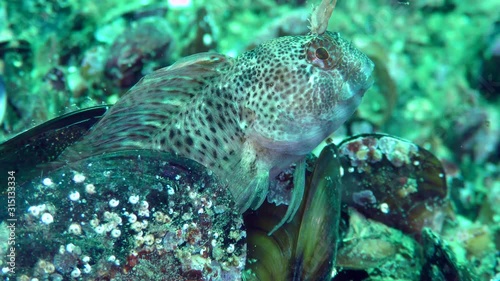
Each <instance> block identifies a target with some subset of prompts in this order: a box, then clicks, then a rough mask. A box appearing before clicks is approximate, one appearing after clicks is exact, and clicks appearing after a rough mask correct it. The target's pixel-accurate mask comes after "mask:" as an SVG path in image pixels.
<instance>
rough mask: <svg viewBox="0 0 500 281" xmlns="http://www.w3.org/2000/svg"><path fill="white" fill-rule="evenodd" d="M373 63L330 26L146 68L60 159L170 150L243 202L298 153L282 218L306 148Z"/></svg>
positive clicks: (340, 118) (348, 102)
mask: <svg viewBox="0 0 500 281" xmlns="http://www.w3.org/2000/svg"><path fill="white" fill-rule="evenodd" d="M372 70H373V63H372V62H371V61H370V60H369V59H368V57H367V56H366V55H364V54H363V53H361V52H360V51H358V50H357V49H355V48H354V47H353V46H352V45H351V44H350V43H349V42H348V41H346V40H344V39H342V38H341V37H340V36H339V34H338V33H332V32H326V33H324V34H322V35H304V36H289V37H281V38H277V39H274V40H271V41H269V42H267V43H264V44H262V45H260V46H258V47H257V48H255V49H254V50H252V51H248V52H246V53H244V54H242V55H241V56H239V57H237V58H236V59H232V58H229V57H225V56H223V55H219V54H213V53H204V54H198V55H194V56H190V57H187V58H184V59H183V60H181V61H179V62H177V63H175V64H174V65H172V66H170V67H167V68H163V69H160V70H157V71H155V72H154V73H152V74H149V75H147V76H145V77H144V78H143V79H142V80H141V81H140V82H139V83H138V84H137V85H135V86H134V87H133V88H132V89H131V90H130V91H129V92H128V93H127V94H126V95H125V96H124V97H123V98H122V99H120V100H119V101H118V102H117V103H116V105H114V106H113V107H112V108H111V109H110V111H109V112H108V113H107V114H106V115H105V117H104V118H103V119H102V120H101V121H100V122H99V123H98V124H97V125H96V126H95V127H94V128H93V129H92V130H91V132H90V133H89V135H87V136H86V137H85V138H84V139H83V141H81V142H80V143H79V144H77V145H76V146H74V147H72V148H71V149H69V150H68V151H66V153H64V155H63V157H62V159H65V160H66V161H71V159H72V158H75V157H76V158H81V157H86V156H89V155H95V154H99V153H104V152H109V151H115V150H121V149H130V148H141V149H158V150H165V151H170V152H173V153H177V154H180V155H182V156H185V157H189V158H192V159H194V160H197V161H199V162H201V163H202V164H204V165H205V166H207V167H209V168H211V169H212V170H213V171H214V172H215V173H216V174H217V175H218V176H219V177H221V178H222V179H225V180H227V181H228V182H229V188H230V191H231V193H232V195H233V197H234V198H235V201H236V204H237V205H238V206H239V207H240V210H241V211H242V212H243V211H245V210H247V209H249V208H254V209H255V208H257V207H259V206H260V205H261V204H262V202H263V200H264V199H265V198H266V195H267V192H268V186H269V179H274V177H275V176H276V175H277V174H278V173H279V172H280V171H281V170H282V169H284V168H286V167H288V166H289V165H290V164H292V163H297V167H298V168H297V169H296V175H295V178H296V180H295V187H294V190H293V192H292V202H291V203H290V207H289V209H290V212H288V213H287V215H286V217H285V218H284V220H289V219H290V218H291V217H292V216H293V214H294V213H295V211H296V209H297V207H298V205H299V204H300V200H301V197H302V192H303V186H304V167H305V166H304V158H305V156H306V155H307V154H308V153H310V152H311V151H312V149H314V148H315V147H316V146H317V145H318V144H319V143H320V142H321V141H322V140H323V139H325V138H326V137H327V136H328V135H330V134H331V133H332V132H334V131H335V130H336V129H337V128H338V127H339V126H340V125H342V124H343V123H344V122H345V121H346V119H348V118H349V117H350V116H351V115H352V114H353V112H354V111H355V109H356V108H357V106H358V105H359V103H360V102H361V99H362V96H363V94H364V92H365V91H366V90H367V89H368V88H369V87H370V86H371V80H370V75H371V72H372ZM294 198H295V199H294Z"/></svg>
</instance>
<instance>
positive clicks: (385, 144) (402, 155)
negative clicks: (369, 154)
mask: <svg viewBox="0 0 500 281" xmlns="http://www.w3.org/2000/svg"><path fill="white" fill-rule="evenodd" d="M378 148H379V149H380V151H381V152H382V153H383V154H384V155H385V156H386V157H387V159H388V160H389V161H390V162H391V164H392V165H394V166H395V167H401V166H403V165H408V164H410V163H411V162H412V161H411V158H412V157H413V156H416V155H417V154H418V146H417V145H415V144H414V143H411V142H408V141H403V140H398V139H395V138H391V137H382V138H380V139H379V141H378ZM413 164H414V165H415V163H413ZM417 165H418V163H417Z"/></svg>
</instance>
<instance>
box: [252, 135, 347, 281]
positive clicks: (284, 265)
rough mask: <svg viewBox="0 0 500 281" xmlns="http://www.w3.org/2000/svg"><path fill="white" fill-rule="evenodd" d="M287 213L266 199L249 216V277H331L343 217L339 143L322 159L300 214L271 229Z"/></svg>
mask: <svg viewBox="0 0 500 281" xmlns="http://www.w3.org/2000/svg"><path fill="white" fill-rule="evenodd" d="M285 212H286V208H285V207H283V206H278V207H276V206H274V205H272V204H269V203H267V202H266V203H265V204H264V205H263V206H262V207H261V208H259V209H258V210H257V211H255V212H250V213H248V214H247V215H246V216H245V225H246V227H247V241H248V245H249V246H248V259H247V265H246V268H247V269H248V270H247V272H246V275H245V278H246V280H276V281H279V280H330V278H331V274H332V270H333V267H334V264H335V256H336V251H337V241H338V236H339V233H338V225H339V220H340V163H339V159H338V157H337V151H336V148H335V146H334V145H329V146H327V147H325V148H324V149H323V151H322V153H321V155H320V156H319V158H318V159H317V161H316V163H315V165H314V170H313V172H312V175H309V176H308V179H307V183H306V190H305V196H304V198H303V200H302V203H301V206H300V209H299V211H298V212H297V214H296V216H295V217H294V219H293V220H292V221H291V222H290V223H288V224H285V225H283V226H282V227H280V228H279V229H278V230H276V231H275V232H273V233H270V231H271V230H272V229H273V228H274V227H275V226H276V225H277V224H278V223H279V222H280V220H281V218H282V217H283V215H284V214H285Z"/></svg>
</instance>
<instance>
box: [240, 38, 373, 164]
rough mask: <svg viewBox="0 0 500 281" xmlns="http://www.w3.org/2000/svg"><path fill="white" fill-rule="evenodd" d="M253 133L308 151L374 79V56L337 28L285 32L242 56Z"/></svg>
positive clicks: (266, 142) (272, 144)
mask: <svg viewBox="0 0 500 281" xmlns="http://www.w3.org/2000/svg"><path fill="white" fill-rule="evenodd" d="M238 66H240V67H242V68H241V69H240V71H239V79H238V80H236V81H235V85H236V86H237V87H240V92H241V91H242V92H243V93H244V95H243V96H244V105H243V107H244V108H245V109H246V110H247V111H248V112H250V113H247V114H244V116H243V119H245V118H246V119H247V123H248V124H249V127H250V128H249V132H250V134H249V135H250V137H252V138H253V139H255V141H256V142H257V143H259V145H261V146H263V147H265V148H267V149H270V150H276V151H279V152H280V153H281V154H289V155H305V154H307V153H309V152H311V150H312V149H314V147H316V146H317V145H318V144H319V143H320V142H321V141H322V140H323V139H325V138H326V137H327V136H328V135H330V134H331V133H333V132H334V131H335V130H336V129H337V128H338V127H340V126H341V125H342V124H343V123H344V122H345V121H346V120H347V119H348V118H349V117H350V116H351V115H352V114H353V113H354V111H355V110H356V108H357V107H358V105H359V104H360V102H361V99H362V97H363V95H364V93H365V91H366V90H367V89H368V88H369V87H370V86H371V85H372V80H371V78H370V76H371V73H372V71H373V68H374V64H373V62H372V61H371V60H370V59H369V58H368V57H367V56H366V55H365V54H363V53H362V52H360V51H359V50H357V49H356V48H355V47H354V46H353V45H352V44H351V43H349V42H348V41H347V40H345V39H343V38H342V37H340V35H339V34H338V33H333V32H328V31H327V32H325V33H324V34H321V35H317V34H315V35H305V36H286V37H281V38H277V39H274V40H271V41H269V42H267V43H264V44H262V45H260V46H258V47H257V48H256V49H254V50H252V51H249V52H247V53H245V54H243V55H242V56H241V57H240V58H239V62H238Z"/></svg>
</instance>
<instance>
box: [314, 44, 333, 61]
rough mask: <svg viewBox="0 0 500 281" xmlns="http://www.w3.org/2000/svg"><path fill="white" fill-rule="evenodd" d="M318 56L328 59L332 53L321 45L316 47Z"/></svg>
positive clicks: (321, 58)
mask: <svg viewBox="0 0 500 281" xmlns="http://www.w3.org/2000/svg"><path fill="white" fill-rule="evenodd" d="M316 57H317V58H318V59H320V60H326V59H328V58H329V57H330V54H328V51H327V50H326V49H325V48H323V47H319V48H317V49H316Z"/></svg>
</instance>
